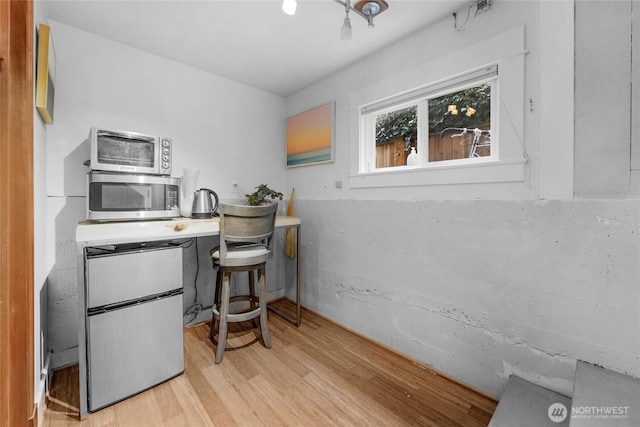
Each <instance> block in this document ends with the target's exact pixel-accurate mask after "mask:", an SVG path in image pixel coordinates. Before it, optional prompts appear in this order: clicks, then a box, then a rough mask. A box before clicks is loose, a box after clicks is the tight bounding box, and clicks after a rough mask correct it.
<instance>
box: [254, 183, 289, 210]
mask: <svg viewBox="0 0 640 427" xmlns="http://www.w3.org/2000/svg"><path fill="white" fill-rule="evenodd" d="M244 196H245V198H246V200H247V204H248V205H249V206H262V205H264V204H266V203H271V200H268V198H271V199H272V200H273V199H278V200H282V197H283V194H282V193H281V192H279V191H275V190H272V189H271V188H269V187H268V186H267V184H260V185H259V186H257V187H256V191H254V192H253V193H251V194H245V195H244Z"/></svg>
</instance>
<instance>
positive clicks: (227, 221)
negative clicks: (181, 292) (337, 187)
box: [209, 204, 278, 363]
mask: <svg viewBox="0 0 640 427" xmlns="http://www.w3.org/2000/svg"><path fill="white" fill-rule="evenodd" d="M277 208H278V205H277V204H272V205H268V206H244V205H231V204H221V205H220V206H219V212H220V246H216V247H213V248H211V250H210V251H209V255H210V256H211V261H212V263H213V268H215V269H216V270H217V274H216V290H215V299H214V303H213V310H212V311H213V317H212V319H211V329H210V333H209V338H210V339H211V340H212V341H213V342H214V344H216V346H217V348H216V356H215V362H216V363H221V362H222V358H223V355H224V351H225V346H226V340H227V327H228V323H229V322H232V323H233V322H244V321H247V320H252V319H257V318H259V319H260V324H259V329H260V337H261V339H262V343H263V345H264V346H265V347H266V348H271V338H270V336H269V327H268V324H267V300H266V264H267V260H269V259H270V258H271V257H272V256H273V252H272V250H271V246H272V238H273V229H274V226H275V220H276V210H277ZM237 272H247V273H248V281H249V292H248V294H243V295H234V296H232V295H231V290H230V281H231V274H232V273H237ZM256 272H257V274H258V288H259V291H258V293H257V294H256V292H255V273H256ZM239 301H248V302H249V308H248V309H246V310H244V311H242V312H238V313H231V312H229V306H230V304H231V303H234V302H239ZM254 322H255V321H254ZM254 327H256V325H255V323H254ZM216 335H217V337H218V339H217V340H216V339H215V337H216Z"/></svg>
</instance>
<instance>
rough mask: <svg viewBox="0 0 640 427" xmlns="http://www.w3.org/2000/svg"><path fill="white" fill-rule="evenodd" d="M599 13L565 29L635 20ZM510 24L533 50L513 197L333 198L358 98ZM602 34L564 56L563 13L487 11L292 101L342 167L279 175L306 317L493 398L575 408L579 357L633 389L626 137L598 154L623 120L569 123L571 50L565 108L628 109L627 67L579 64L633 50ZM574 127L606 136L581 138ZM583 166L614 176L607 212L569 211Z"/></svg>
mask: <svg viewBox="0 0 640 427" xmlns="http://www.w3.org/2000/svg"><path fill="white" fill-rule="evenodd" d="M596 3H597V4H596ZM606 3H608V2H601V3H600V2H595V3H594V2H579V4H580V6H581V7H585V8H587V9H586V10H585V11H584V14H582V12H580V13H579V14H578V15H577V16H578V17H579V19H580V21H579V22H578V23H577V24H576V26H577V27H580V28H582V26H584V28H585V31H586V28H588V27H589V26H590V23H591V22H592V21H597V20H600V19H601V18H600V17H601V16H602V17H606V18H604V24H603V27H606V28H608V27H610V26H615V25H618V24H617V22H619V21H620V20H622V21H623V22H624V21H625V20H630V19H631V18H630V16H629V14H628V13H626V12H614V13H606V14H603V13H602V11H601V10H600V11H599V10H598V7H604V8H605V9H607V6H606ZM621 3H626V4H627V6H628V5H629V4H630V2H621ZM594 5H595V6H594ZM592 7H594V8H593V9H592ZM616 8H620V5H616ZM622 9H623V10H624V7H622ZM616 20H617V21H616ZM521 25H524V26H525V33H526V49H527V51H528V54H527V56H526V69H525V76H526V81H525V87H524V92H525V96H524V99H525V103H526V104H525V110H524V111H525V114H524V137H523V141H522V143H523V147H524V148H525V150H526V152H527V155H528V157H529V168H528V175H527V177H526V179H525V180H524V181H523V182H512V183H497V184H475V185H440V186H438V185H424V186H415V187H396V188H371V189H362V188H359V189H354V188H348V185H343V186H342V188H340V189H338V188H336V186H335V185H334V183H335V181H342V182H343V184H346V183H347V182H348V179H347V178H348V176H349V173H350V169H349V164H350V162H351V161H352V160H353V159H352V158H351V157H352V156H354V155H357V141H354V140H353V139H350V135H351V134H352V133H351V132H350V128H349V126H350V123H349V120H348V118H349V113H350V112H349V111H348V105H349V103H348V100H349V96H350V95H351V94H352V93H354V92H356V91H358V90H360V89H362V88H363V87H368V86H371V85H374V84H375V83H376V82H384V84H389V82H393V79H394V77H395V78H396V79H398V78H400V77H401V76H402V75H405V74H406V71H407V70H411V69H412V67H413V68H418V67H420V66H421V65H422V64H425V63H429V62H432V61H434V59H437V58H438V57H440V56H443V55H446V54H447V53H448V52H449V51H452V50H456V49H462V48H465V47H466V46H470V45H472V44H473V45H475V44H479V45H480V46H481V45H482V41H483V40H487V39H488V38H490V37H492V36H494V35H496V34H499V33H501V32H504V31H507V30H509V29H511V28H516V27H518V26H521ZM621 27H624V25H621ZM626 31H627V32H626V37H627V40H629V39H630V34H629V33H628V30H626ZM596 33H597V34H598V36H597V37H600V38H601V39H602V43H601V45H602V46H603V49H599V50H595V51H593V50H590V48H589V49H588V48H587V46H589V40H590V38H589V37H587V38H586V39H585V42H584V43H582V42H581V41H580V37H584V35H583V34H582V31H581V32H578V33H577V34H576V37H577V38H578V42H577V44H575V45H574V3H573V2H571V1H558V2H537V1H522V2H503V1H497V2H494V5H493V8H492V10H491V11H489V12H487V13H484V14H482V15H480V16H479V17H478V19H476V20H474V21H473V22H472V23H471V25H470V26H469V27H468V29H467V30H466V31H463V32H456V31H455V29H454V28H453V22H452V18H450V17H448V18H446V19H444V20H442V21H441V22H439V23H437V24H435V25H433V26H431V27H429V28H426V29H424V30H423V31H420V32H418V33H416V34H414V35H412V36H411V37H409V38H408V39H406V40H403V41H402V42H400V43H398V44H396V45H393V46H391V47H389V48H385V49H382V50H381V51H380V52H379V53H378V54H376V55H373V56H371V57H369V58H367V59H365V60H363V61H361V62H358V63H357V64H354V65H353V66H351V67H349V68H347V69H345V70H343V71H341V72H339V73H337V74H335V75H333V76H331V77H329V78H327V79H325V80H323V81H321V82H318V83H317V84H314V85H312V86H311V87H309V88H307V89H305V90H303V91H301V92H299V93H297V94H295V95H293V96H291V97H289V98H288V99H287V114H288V115H293V114H296V113H298V112H300V111H304V110H306V109H308V108H310V107H313V106H315V105H319V104H322V103H324V102H327V101H330V100H335V101H336V128H335V129H336V146H335V150H336V160H335V162H334V163H332V164H327V165H318V166H311V167H304V168H297V169H291V170H289V172H288V179H289V181H290V182H292V183H294V184H295V187H296V214H298V215H300V216H301V217H302V218H303V230H302V233H303V242H302V243H303V248H302V259H303V268H302V272H303V281H302V283H303V289H304V297H303V304H304V305H305V306H307V307H309V308H311V309H313V310H316V311H318V312H319V313H321V314H323V315H325V316H327V317H329V318H331V319H333V320H335V321H336V322H338V323H340V324H343V325H345V326H348V327H350V328H353V329H354V330H356V331H358V332H360V333H362V334H364V335H366V336H369V337H371V338H372V339H374V340H376V341H379V342H382V343H384V344H386V345H388V346H390V347H392V348H394V349H397V350H398V351H400V352H402V353H405V354H408V355H409V356H411V357H414V358H416V359H418V360H420V361H422V362H424V363H427V364H430V365H432V366H434V367H435V368H437V369H440V370H442V371H444V372H447V373H449V374H452V375H455V376H456V377H458V378H460V379H462V380H463V381H466V382H468V383H470V384H472V385H474V386H476V387H479V388H480V389H483V390H485V391H487V392H489V393H491V394H494V395H496V396H498V395H500V394H501V393H502V391H503V389H504V385H505V384H506V381H507V379H508V376H509V375H510V374H513V373H515V374H518V375H520V376H522V377H524V378H528V379H530V380H533V381H534V382H537V383H538V384H541V385H544V386H548V387H551V388H553V389H555V390H557V391H560V392H563V393H566V394H571V393H572V388H571V387H572V382H573V370H574V365H575V360H576V359H584V360H587V361H589V362H592V363H597V364H599V365H603V366H606V367H609V368H612V369H614V370H617V371H620V372H625V373H629V374H632V375H635V376H639V375H640V365H639V364H638V360H639V359H640V338H639V337H640V326H639V325H640V317H639V310H638V302H639V301H640V293H639V290H638V286H637V284H638V283H639V282H640V271H639V270H638V259H640V245H639V241H638V240H639V239H638V235H639V231H640V230H639V229H638V224H639V223H640V222H639V221H640V204H639V203H638V194H637V191H636V192H635V193H634V192H633V191H632V190H630V187H631V185H630V183H631V181H632V176H631V175H630V172H629V166H628V165H624V164H623V163H621V161H620V155H619V154H620V153H621V152H622V151H624V147H625V146H626V149H627V152H628V151H629V146H630V141H629V137H628V135H626V136H625V135H619V134H618V133H616V134H615V135H614V136H613V137H614V138H615V150H614V153H612V155H611V156H601V155H600V151H599V149H598V147H600V149H602V144H603V138H602V136H603V135H602V134H604V133H607V131H606V129H609V128H610V127H618V126H620V127H621V128H622V129H625V127H626V129H627V130H628V129H629V114H628V113H627V114H626V115H625V116H624V117H623V118H618V117H617V116H615V114H613V113H612V114H610V115H607V119H608V121H607V123H606V124H603V123H602V122H601V121H598V120H597V117H594V116H593V115H589V116H586V117H578V116H577V115H576V116H575V118H574V105H573V102H574V89H573V88H574V85H573V81H574V68H573V61H574V46H577V47H575V49H578V48H579V49H580V52H579V53H580V54H581V55H584V56H582V57H580V58H578V59H576V64H577V66H579V67H582V68H581V69H580V70H578V71H577V72H576V74H578V75H581V73H585V75H586V76H587V77H588V78H587V80H586V81H585V83H584V84H583V86H580V88H579V91H580V92H579V93H576V94H575V97H576V99H580V97H581V96H584V97H585V99H586V100H587V101H589V102H588V103H585V104H584V105H581V106H580V108H583V109H585V110H588V109H589V108H590V107H595V105H594V104H597V102H596V100H592V99H591V97H590V96H588V95H589V94H590V92H589V91H590V90H591V89H590V88H594V87H596V86H597V87H598V93H600V94H601V97H605V96H606V94H607V92H608V90H612V91H613V93H614V94H618V93H621V92H623V95H624V90H625V89H621V87H622V88H626V90H627V93H626V97H627V98H628V83H629V80H628V71H629V70H628V69H625V68H624V67H627V68H628V67H629V64H628V63H625V59H624V58H617V57H616V58H612V57H609V58H604V60H603V61H602V63H603V64H607V63H608V62H607V61H609V60H613V62H615V63H618V62H621V63H622V67H623V69H622V70H621V72H620V73H619V75H616V71H615V68H611V67H605V70H606V71H607V73H608V74H606V76H607V77H606V78H605V79H603V78H602V73H601V72H602V70H601V67H597V68H596V69H595V70H594V69H589V68H588V67H586V65H587V64H591V63H593V62H598V61H599V60H600V58H599V57H598V55H605V56H606V55H613V56H615V55H616V52H617V53H618V54H621V55H622V54H623V53H624V52H626V51H625V50H624V49H610V50H608V51H607V49H606V46H609V45H610V41H609V39H608V34H609V31H605V30H604V29H602V30H601V31H597V32H595V33H594V34H596ZM616 33H621V35H616V39H615V40H618V37H624V36H625V30H624V28H623V29H622V30H619V31H616ZM594 36H595V35H594ZM613 43H615V42H613ZM621 51H622V52H623V53H620V52H621ZM628 53H629V54H630V50H629V52H628ZM612 70H613V71H612ZM607 79H609V80H607ZM616 79H619V80H616ZM424 83H425V84H426V83H429V82H424ZM599 99H600V98H599ZM610 99H618V98H617V97H616V96H611V97H610ZM623 99H624V97H623ZM529 100H531V101H532V103H531V104H530V103H529ZM607 105H609V104H608V103H607ZM531 106H532V107H533V108H531ZM595 108H596V111H598V108H597V107H595ZM621 108H622V109H625V111H626V109H628V108H629V104H626V105H625V104H624V101H623V103H622V107H621ZM576 110H578V107H576ZM595 114H596V116H597V113H595ZM503 119H504V118H501V120H503ZM574 120H575V121H576V124H575V126H576V127H577V126H578V122H580V124H588V125H589V126H591V127H593V128H596V129H597V130H598V134H597V135H599V137H596V136H594V135H589V136H588V138H580V139H579V138H577V137H575V138H574ZM575 132H576V133H577V130H575ZM574 140H575V146H574ZM596 144H600V145H596ZM354 146H355V147H356V148H355V149H354ZM574 150H575V152H576V153H577V152H579V151H580V150H585V151H584V152H582V153H581V154H580V155H584V156H589V157H590V159H589V163H584V164H582V163H580V162H581V160H580V159H579V156H578V154H576V159H578V160H577V161H576V163H575V164H574ZM594 162H597V163H602V164H601V165H600V166H599V167H601V168H602V169H601V170H602V171H603V172H604V171H609V170H617V172H616V175H615V180H614V181H611V180H610V177H609V176H608V175H607V173H606V172H604V173H599V174H597V176H593V175H592V176H591V177H590V178H589V179H590V180H598V181H602V182H600V183H599V185H598V187H597V188H598V192H599V194H603V192H601V191H600V190H601V189H604V188H606V189H607V190H606V191H605V192H604V193H606V194H607V198H611V199H612V200H607V201H603V200H597V199H592V198H590V197H593V196H590V195H592V194H594V193H589V194H588V195H586V196H585V199H583V200H577V199H575V198H574V195H573V191H574V186H577V187H579V188H583V187H584V184H586V185H587V187H588V186H589V182H590V181H586V178H584V176H586V175H587V174H588V170H589V167H590V165H591V164H593V163H594ZM611 162H613V163H611ZM574 168H575V170H576V171H578V172H576V173H574ZM620 168H621V169H620ZM574 174H575V175H576V177H577V179H578V182H576V180H574ZM583 179H584V181H583ZM620 182H624V183H625V184H626V185H625V186H622V184H620ZM636 186H637V184H636ZM598 197H602V196H598Z"/></svg>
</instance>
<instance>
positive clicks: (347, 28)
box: [340, 16, 351, 40]
mask: <svg viewBox="0 0 640 427" xmlns="http://www.w3.org/2000/svg"><path fill="white" fill-rule="evenodd" d="M340 38H341V39H342V40H351V21H350V20H349V17H348V16H347V17H346V18H344V22H343V23H342V28H341V29H340Z"/></svg>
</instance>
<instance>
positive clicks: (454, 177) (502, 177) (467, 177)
mask: <svg viewBox="0 0 640 427" xmlns="http://www.w3.org/2000/svg"><path fill="white" fill-rule="evenodd" d="M525 169H526V160H525V159H520V160H502V161H490V162H481V163H474V164H457V165H452V164H447V165H430V166H428V167H412V168H394V169H391V170H380V171H376V172H367V173H359V174H355V175H350V176H349V187H350V188H382V187H417V186H430V185H451V184H483V183H504V182H524V181H525V176H526V170H525Z"/></svg>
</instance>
